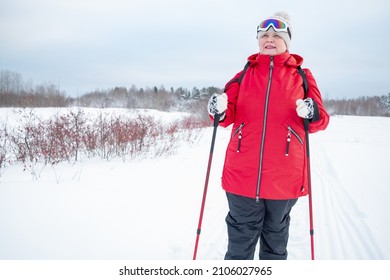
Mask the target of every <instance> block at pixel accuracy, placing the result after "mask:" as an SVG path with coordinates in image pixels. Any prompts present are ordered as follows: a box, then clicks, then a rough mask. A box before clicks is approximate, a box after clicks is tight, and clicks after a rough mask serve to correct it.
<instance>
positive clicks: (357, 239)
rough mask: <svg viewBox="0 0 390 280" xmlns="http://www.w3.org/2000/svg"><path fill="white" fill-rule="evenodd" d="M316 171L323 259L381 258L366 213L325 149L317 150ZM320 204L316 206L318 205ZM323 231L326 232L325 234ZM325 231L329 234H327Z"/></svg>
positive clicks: (316, 218) (317, 211)
mask: <svg viewBox="0 0 390 280" xmlns="http://www.w3.org/2000/svg"><path fill="white" fill-rule="evenodd" d="M315 158H316V160H315V161H314V163H315V166H314V168H312V172H313V177H314V178H313V181H314V182H313V186H314V190H313V197H315V198H313V199H314V202H313V204H314V205H315V206H314V207H315V210H314V211H315V214H314V215H315V216H314V217H315V221H314V223H316V222H317V225H318V229H317V230H316V228H314V229H315V232H319V233H320V235H319V238H318V243H320V244H327V246H323V245H322V246H321V249H325V250H323V251H325V252H327V253H326V254H322V255H321V254H319V258H321V259H352V258H355V257H356V256H367V257H369V258H370V259H382V258H383V256H382V255H381V253H380V249H379V246H378V245H377V244H376V243H375V242H374V240H373V239H372V238H370V236H372V233H371V232H370V229H369V227H368V226H367V224H366V223H365V221H364V219H363V218H362V217H363V216H364V212H363V211H362V210H361V209H359V207H358V206H357V204H356V202H355V201H354V200H353V199H352V197H351V195H350V194H349V192H348V191H347V189H346V187H345V185H344V184H343V183H342V182H341V181H340V180H339V178H338V176H337V172H336V170H334V168H333V167H332V163H331V159H330V158H329V156H328V155H327V152H326V151H325V149H324V148H318V147H317V149H316V152H315ZM316 206H317V207H316ZM322 232H323V233H322ZM324 233H326V234H324Z"/></svg>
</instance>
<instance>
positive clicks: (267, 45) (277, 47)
mask: <svg viewBox="0 0 390 280" xmlns="http://www.w3.org/2000/svg"><path fill="white" fill-rule="evenodd" d="M259 47H260V53H261V54H267V55H277V54H281V53H284V52H286V51H287V46H286V43H285V42H284V40H283V38H282V37H280V36H279V35H278V33H276V32H274V31H267V32H264V33H263V32H261V36H260V38H259Z"/></svg>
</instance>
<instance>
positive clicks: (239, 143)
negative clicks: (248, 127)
mask: <svg viewBox="0 0 390 280" xmlns="http://www.w3.org/2000/svg"><path fill="white" fill-rule="evenodd" d="M244 126H245V123H241V124H240V126H239V127H237V129H236V130H235V131H234V133H233V136H232V138H234V137H238V141H237V153H239V152H240V151H241V141H242V130H243V127H244Z"/></svg>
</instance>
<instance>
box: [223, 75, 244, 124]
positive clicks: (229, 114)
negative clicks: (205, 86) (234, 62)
mask: <svg viewBox="0 0 390 280" xmlns="http://www.w3.org/2000/svg"><path fill="white" fill-rule="evenodd" d="M241 73H242V71H240V72H239V73H237V74H236V75H235V76H234V77H233V78H232V79H231V80H230V81H229V82H228V83H227V84H226V85H225V88H224V92H225V93H226V95H227V97H228V107H227V110H226V116H225V118H224V119H223V120H221V121H220V122H219V125H220V126H222V127H228V126H229V125H231V124H232V123H234V120H235V115H236V103H237V98H238V93H239V90H240V84H239V83H238V78H239V77H240V75H241Z"/></svg>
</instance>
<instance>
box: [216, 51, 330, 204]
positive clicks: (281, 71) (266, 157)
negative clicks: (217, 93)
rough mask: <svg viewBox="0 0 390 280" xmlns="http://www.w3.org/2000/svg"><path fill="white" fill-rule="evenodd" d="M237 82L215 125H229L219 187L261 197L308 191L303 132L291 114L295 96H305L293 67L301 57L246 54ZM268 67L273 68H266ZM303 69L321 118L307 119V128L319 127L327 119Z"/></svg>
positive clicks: (231, 84)
mask: <svg viewBox="0 0 390 280" xmlns="http://www.w3.org/2000/svg"><path fill="white" fill-rule="evenodd" d="M248 61H250V63H251V64H250V67H249V68H248V69H247V71H246V73H245V76H244V78H243V80H242V81H241V84H240V85H239V84H238V83H237V82H233V81H234V80H236V79H237V78H238V77H239V76H240V74H241V72H240V73H238V74H237V75H236V76H235V77H234V78H233V79H232V80H231V81H230V82H229V83H228V84H227V85H226V88H225V92H226V94H227V95H228V109H227V111H226V117H225V119H224V120H223V121H221V122H220V125H221V126H223V127H227V126H229V125H231V124H233V129H232V134H231V139H230V142H229V144H228V147H227V151H226V158H225V163H224V168H223V175H222V186H223V188H224V190H226V191H227V192H230V193H234V194H238V195H242V196H247V197H253V198H256V197H260V198H266V199H292V198H297V197H300V196H303V195H306V194H307V193H308V192H307V191H308V188H307V184H308V179H307V166H306V164H307V163H306V160H307V159H306V148H305V131H304V127H303V119H302V118H300V117H299V116H298V115H297V113H296V110H295V109H296V104H295V102H296V100H297V99H303V98H304V91H303V86H302V77H301V76H300V74H299V73H298V71H297V66H298V65H301V64H302V62H303V58H302V57H300V56H298V55H293V54H290V53H288V52H286V53H283V54H280V55H276V56H269V55H261V54H254V55H251V56H250V57H249V58H248ZM271 65H273V66H271ZM304 70H305V72H306V76H307V80H308V85H309V92H308V97H311V98H313V99H314V101H315V102H316V104H317V105H318V109H319V116H320V119H319V120H318V121H315V122H312V123H310V127H309V132H310V133H313V132H316V131H319V130H323V129H325V128H326V127H327V125H328V123H329V115H328V113H327V112H326V111H325V109H324V107H323V104H322V99H321V94H320V92H319V90H318V88H317V84H316V82H315V80H314V77H313V75H312V74H311V72H310V70H308V69H304Z"/></svg>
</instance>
